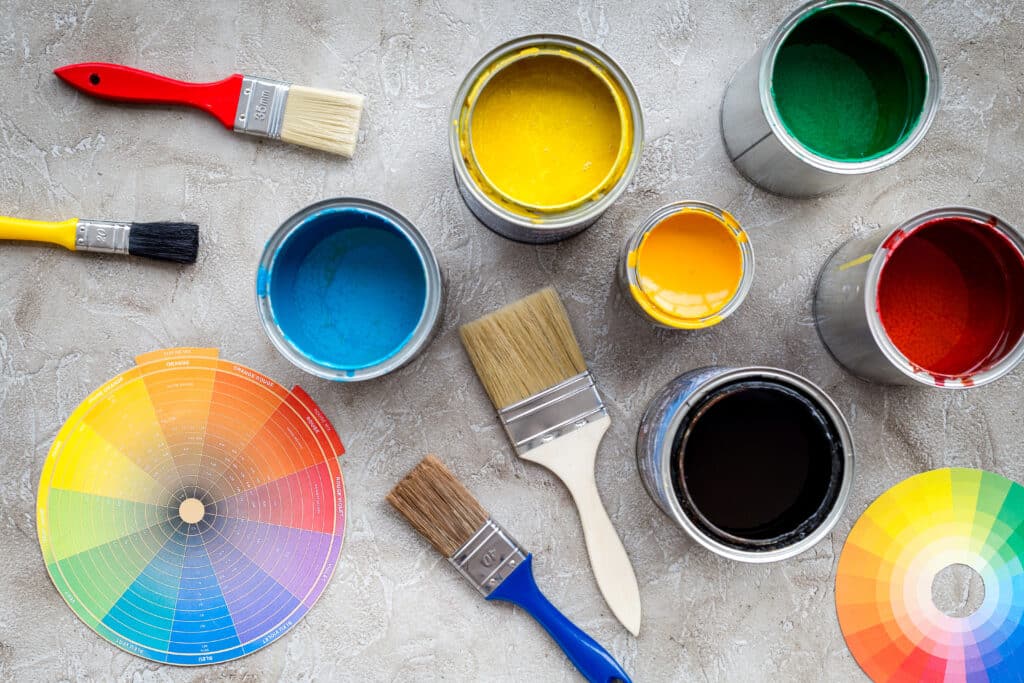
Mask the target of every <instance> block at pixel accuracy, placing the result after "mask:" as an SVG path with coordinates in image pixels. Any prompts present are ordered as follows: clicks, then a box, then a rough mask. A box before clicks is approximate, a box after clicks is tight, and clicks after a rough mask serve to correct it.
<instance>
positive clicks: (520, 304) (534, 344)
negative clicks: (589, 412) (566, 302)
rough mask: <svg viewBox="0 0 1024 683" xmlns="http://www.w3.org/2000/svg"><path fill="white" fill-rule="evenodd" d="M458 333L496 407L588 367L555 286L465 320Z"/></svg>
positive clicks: (499, 408)
mask: <svg viewBox="0 0 1024 683" xmlns="http://www.w3.org/2000/svg"><path fill="white" fill-rule="evenodd" d="M459 333H460V335H461V336H462V345H463V346H465V347H466V352H467V353H468V354H469V359H470V360H471V361H472V362H473V367H474V368H476V374H477V376H479V377H480V381H481V382H482V383H483V385H484V389H485V390H486V391H487V395H488V396H490V397H491V402H492V403H493V404H494V407H495V408H497V409H498V410H501V409H502V408H504V407H506V406H509V405H512V404H513V403H517V402H519V401H522V400H523V399H524V398H529V397H530V396H533V395H534V394H536V393H538V392H540V391H543V390H544V389H547V388H549V387H553V386H554V385H556V384H558V383H560V382H564V381H565V380H567V379H569V378H570V377H575V376H576V375H578V374H580V373H581V372H584V371H585V370H586V369H587V364H586V362H585V361H584V360H583V354H582V353H581V352H580V345H579V343H578V342H577V341H576V335H575V334H573V331H572V325H571V324H570V323H569V316H568V314H566V312H565V307H564V306H563V305H562V301H561V299H559V298H558V293H557V292H555V290H554V289H552V288H551V287H548V288H546V289H542V290H541V291H539V292H537V293H535V294H531V295H530V296H528V297H526V298H525V299H520V300H519V301H516V302H513V303H511V304H509V305H507V306H505V307H504V308H499V309H498V310H497V311H495V312H494V313H491V314H490V315H486V316H484V317H483V318H480V319H479V320H474V321H473V322H471V323H467V324H466V325H463V326H462V328H461V329H460V330H459Z"/></svg>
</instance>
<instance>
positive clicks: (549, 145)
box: [457, 47, 633, 216]
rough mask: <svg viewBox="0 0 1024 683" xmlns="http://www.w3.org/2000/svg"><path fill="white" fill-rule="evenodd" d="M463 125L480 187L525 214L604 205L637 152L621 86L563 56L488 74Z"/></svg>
mask: <svg viewBox="0 0 1024 683" xmlns="http://www.w3.org/2000/svg"><path fill="white" fill-rule="evenodd" d="M457 125H458V126H459V143H460V146H461V148H462V154H463V158H464V159H465V161H466V167H467V169H468V170H469V173H470V176H471V177H472V179H473V181H474V183H475V184H476V185H477V186H478V187H479V188H480V189H481V190H483V191H484V193H485V194H487V195H488V196H489V197H490V198H491V199H493V200H494V201H495V202H496V203H498V204H500V205H502V206H504V207H505V208H507V209H509V210H511V211H513V212H515V213H518V214H521V215H531V216H534V215H537V214H552V213H559V212H563V211H567V210H570V209H573V208H575V207H577V206H580V205H582V204H584V203H586V202H589V201H595V200H597V199H600V198H601V197H602V196H604V195H605V194H606V193H607V192H608V191H609V190H611V189H612V188H613V187H614V186H615V184H616V183H617V182H618V180H619V179H620V178H621V177H622V174H623V172H624V171H625V168H626V165H627V164H628V161H629V157H630V153H631V151H632V145H633V122H632V117H631V114H630V109H629V105H628V103H627V101H626V96H625V93H624V92H623V90H622V88H621V86H620V85H619V84H618V83H616V82H615V80H614V79H612V78H611V77H610V76H609V74H608V73H607V72H606V71H605V70H604V69H602V68H601V67H600V66H599V65H597V64H595V63H593V62H592V61H591V60H590V59H589V58H588V57H586V56H585V55H582V54H577V53H575V52H572V51H569V50H565V49H562V48H543V47H530V48H525V49H523V50H520V51H518V52H516V53H514V54H512V55H508V56H506V57H503V58H501V59H499V60H497V61H496V62H495V63H494V64H492V65H490V66H489V67H488V68H487V69H485V70H484V72H483V73H482V74H481V75H480V77H479V78H478V79H477V80H476V82H475V83H474V84H473V86H472V87H471V88H470V92H469V96H468V97H467V99H466V103H465V104H464V106H463V114H462V116H461V117H460V120H459V121H458V122H457Z"/></svg>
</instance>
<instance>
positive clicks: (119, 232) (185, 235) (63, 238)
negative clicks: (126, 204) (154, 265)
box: [0, 216, 199, 263]
mask: <svg viewBox="0 0 1024 683" xmlns="http://www.w3.org/2000/svg"><path fill="white" fill-rule="evenodd" d="M0 240H19V241H24V242H48V243H50V244H59V245H60V246H62V247H64V248H65V249H70V250H71V251H95V252H99V253H103V254H129V255H131V256H145V257H146V258H151V259H158V260H161V261H175V262H176V263H195V262H196V255H197V252H198V251H199V226H198V225H196V224H195V223H177V222H170V221H163V222H158V223H121V222H118V221H97V220H87V219H84V218H69V219H67V220H66V221H53V222H50V221H35V220H29V219H25V218H11V217H9V216H0Z"/></svg>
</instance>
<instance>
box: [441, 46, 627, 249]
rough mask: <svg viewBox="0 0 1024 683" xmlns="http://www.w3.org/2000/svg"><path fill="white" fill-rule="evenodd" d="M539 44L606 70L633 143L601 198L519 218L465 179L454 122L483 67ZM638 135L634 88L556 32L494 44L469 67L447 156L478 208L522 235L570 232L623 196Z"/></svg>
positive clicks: (589, 49)
mask: <svg viewBox="0 0 1024 683" xmlns="http://www.w3.org/2000/svg"><path fill="white" fill-rule="evenodd" d="M539 45H556V46H560V47H566V48H569V49H574V50H579V51H581V52H583V53H584V54H586V55H587V56H589V57H590V58H592V59H594V60H595V61H596V62H597V63H598V64H600V65H601V66H602V67H603V68H605V69H607V70H608V72H609V75H610V76H611V77H613V78H614V80H615V82H616V84H617V85H618V86H619V87H621V88H622V91H623V93H624V94H625V96H626V102H627V104H628V105H629V111H630V116H631V119H632V125H633V142H632V146H631V149H630V152H629V160H628V162H627V163H626V167H625V168H624V169H623V171H622V175H621V176H620V177H619V179H618V181H616V183H615V184H614V185H613V186H612V187H611V188H610V189H609V190H608V191H607V192H606V193H605V194H604V195H602V196H601V197H600V198H598V199H596V200H594V201H592V202H590V203H589V204H583V205H582V206H578V207H575V208H572V209H570V210H568V211H566V212H564V213H550V214H543V215H538V216H533V215H522V214H518V213H515V212H512V211H509V210H508V209H507V208H505V207H503V206H501V205H500V204H498V203H497V202H495V201H494V200H493V199H492V198H491V197H490V196H489V195H487V193H485V192H483V191H482V190H481V188H480V187H479V186H478V185H477V183H476V181H475V180H474V179H473V178H472V176H471V175H470V173H469V169H468V168H467V166H466V161H465V159H464V158H463V156H462V151H461V146H460V141H459V137H460V136H459V120H460V118H461V114H462V107H463V105H464V103H465V101H466V99H467V97H468V95H469V92H470V90H471V89H472V88H473V85H474V84H475V83H476V81H477V79H478V78H479V76H480V75H481V73H483V72H484V71H485V70H486V69H487V67H488V66H490V65H491V64H492V63H494V62H495V61H497V60H498V59H500V58H501V57H503V56H505V55H507V54H509V53H511V52H514V51H516V50H520V49H523V48H528V47H533V46H539ZM643 136H644V124H643V113H642V110H641V107H640V100H639V98H638V96H637V94H636V89H635V88H634V87H633V83H632V81H631V80H630V79H629V77H628V76H627V75H626V73H625V71H623V70H622V68H621V67H620V66H619V65H618V63H617V62H616V61H615V60H614V59H612V58H611V57H610V56H608V55H607V54H606V53H605V52H603V51H602V50H600V49H599V48H598V47H597V46H595V45H593V44H591V43H589V42H588V41H586V40H583V39H582V38H576V37H574V36H569V35H564V34H557V33H535V34H529V35H525V36H520V37H518V38H514V39H512V40H509V41H506V42H504V43H502V44H500V45H498V46H497V47H495V48H493V49H492V50H490V51H489V52H487V53H486V54H485V55H484V56H483V57H481V58H480V59H479V60H478V61H477V62H476V63H475V64H474V65H473V67H472V68H470V70H469V71H468V72H467V74H466V76H465V78H464V79H463V80H462V83H461V84H460V85H459V89H458V91H457V92H456V96H455V99H454V101H453V103H452V109H451V112H450V121H449V129H448V148H449V151H450V153H451V156H452V164H453V166H454V167H455V174H456V176H457V177H458V179H459V181H460V182H461V184H462V186H463V187H464V188H465V190H466V191H467V192H469V193H470V194H471V195H472V196H473V198H474V199H475V200H477V201H478V202H479V203H480V204H481V206H483V207H485V208H486V209H487V210H488V211H490V212H491V213H492V214H494V215H496V216H497V217H498V218H500V219H501V220H503V221H506V222H508V223H511V224H514V225H516V226H518V227H521V228H525V229H527V230H531V231H542V232H544V231H548V230H551V231H556V230H564V229H565V228H571V227H574V226H577V225H580V224H587V223H588V222H592V221H594V220H596V219H597V218H598V217H599V216H600V215H601V214H603V213H604V212H605V211H607V210H608V207H609V206H611V204H612V203H614V202H615V201H616V200H617V199H618V198H619V197H620V196H621V195H622V193H623V192H625V190H626V188H627V187H628V186H629V183H630V181H631V180H632V179H633V176H634V175H635V174H636V170H637V168H638V167H639V163H640V155H641V152H642V150H643Z"/></svg>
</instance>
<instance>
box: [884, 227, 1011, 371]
mask: <svg viewBox="0 0 1024 683" xmlns="http://www.w3.org/2000/svg"><path fill="white" fill-rule="evenodd" d="M1022 299H1024V255H1022V253H1021V251H1020V249H1019V248H1018V247H1016V246H1015V245H1014V244H1013V243H1012V242H1011V241H1010V240H1009V239H1008V238H1007V237H1006V236H1005V235H1003V234H1002V233H1001V232H999V231H998V230H996V229H995V228H994V227H993V226H992V225H990V224H987V223H983V222H981V221H978V220H976V219H973V218H969V217H966V216H955V217H942V218H936V219H933V220H931V221H928V222H927V223H924V224H922V225H920V226H918V227H917V228H915V229H913V230H909V231H903V232H902V233H901V237H900V238H899V240H897V241H896V242H894V243H893V244H892V245H890V247H889V253H888V256H887V258H886V261H885V263H884V264H883V266H882V270H881V272H880V274H879V281H878V303H877V310H878V315H879V318H880V319H881V321H882V326H883V328H884V330H885V333H886V335H887V336H888V338H889V340H890V341H891V342H892V343H893V345H894V346H895V347H896V348H897V349H898V350H899V352H900V353H901V354H902V355H903V356H904V357H905V358H906V359H907V361H908V362H909V363H910V365H911V367H913V368H920V371H921V372H923V373H925V374H928V375H931V376H932V378H933V379H934V381H935V383H936V385H937V386H944V385H945V384H946V383H947V381H948V380H950V379H960V380H962V381H963V383H964V385H965V386H969V384H968V382H969V381H970V376H971V375H973V374H976V373H978V372H981V371H984V370H986V369H988V368H990V367H992V366H993V365H995V364H996V363H998V362H999V361H1001V360H1002V359H1003V358H1005V357H1006V356H1007V355H1008V354H1009V353H1010V352H1012V351H1013V349H1014V348H1015V347H1016V346H1017V345H1018V344H1019V343H1020V342H1021V339H1022V337H1024V303H1022Z"/></svg>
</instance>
